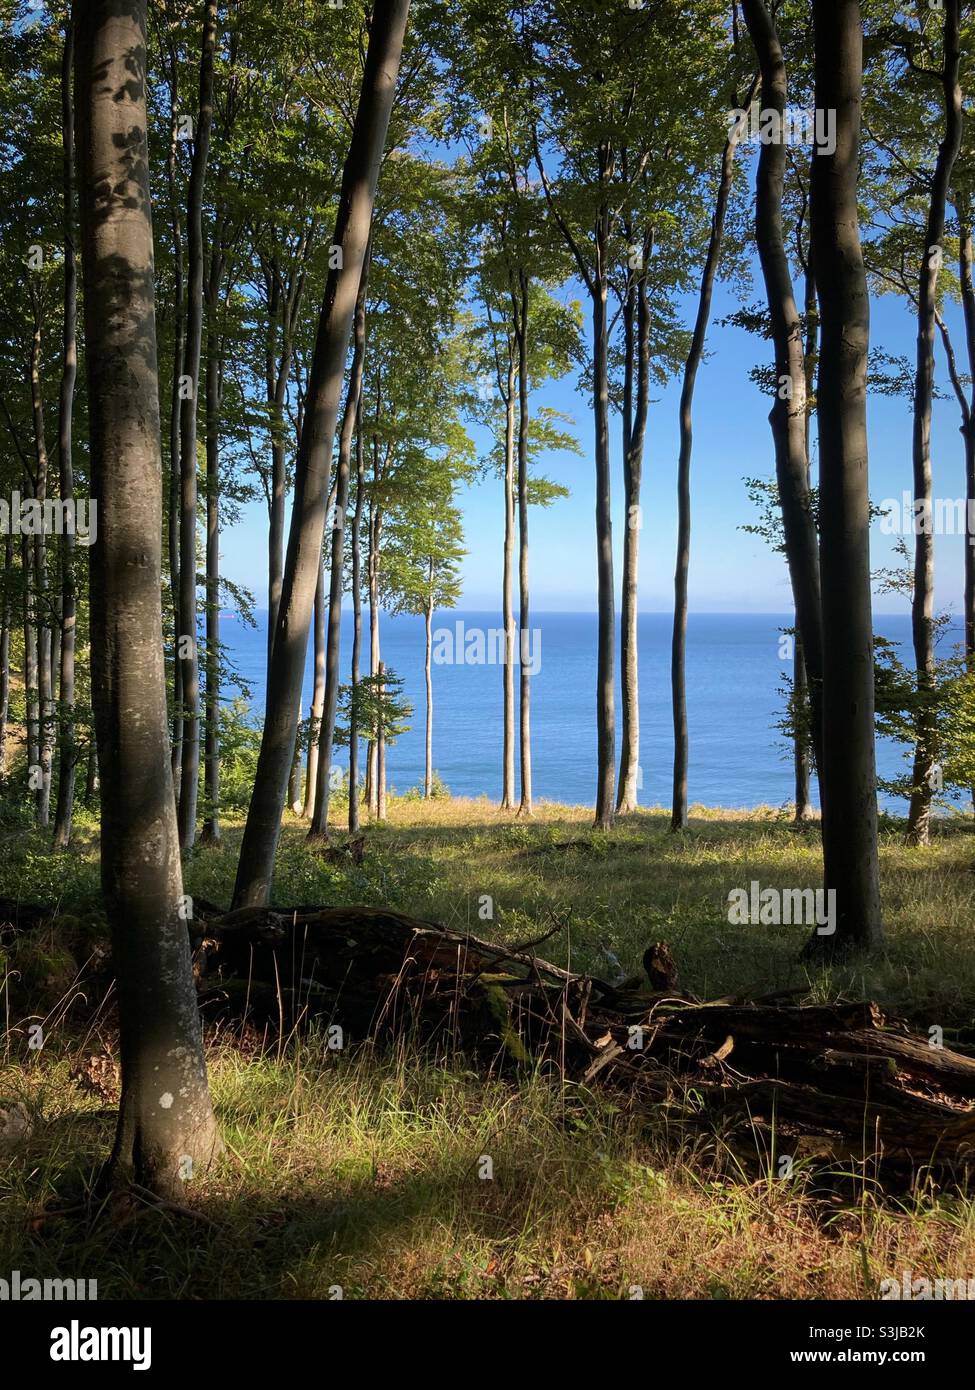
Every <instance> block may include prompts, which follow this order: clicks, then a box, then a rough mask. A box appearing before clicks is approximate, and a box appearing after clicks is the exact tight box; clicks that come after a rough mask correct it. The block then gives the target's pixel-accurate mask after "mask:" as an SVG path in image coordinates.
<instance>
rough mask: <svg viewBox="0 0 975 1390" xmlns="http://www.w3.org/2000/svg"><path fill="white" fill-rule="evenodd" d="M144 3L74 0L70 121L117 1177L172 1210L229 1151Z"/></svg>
mask: <svg viewBox="0 0 975 1390" xmlns="http://www.w3.org/2000/svg"><path fill="white" fill-rule="evenodd" d="M145 10H146V7H145V0H131V3H129V4H127V5H126V6H125V7H124V12H123V11H122V10H120V8H119V6H118V4H117V3H116V0H79V3H78V5H77V9H76V12H75V13H76V17H77V19H76V22H77V30H76V55H75V110H76V114H77V122H78V130H77V145H78V173H79V188H80V209H81V244H82V267H83V272H84V305H85V344H86V363H87V374H88V414H89V421H90V436H91V477H92V495H93V496H95V497H97V498H98V501H99V504H100V506H99V511H100V515H99V523H100V524H99V528H98V538H97V541H96V543H95V544H94V545H93V546H92V547H91V629H92V642H91V647H92V697H93V702H94V706H95V718H96V723H97V728H98V755H99V763H100V773H101V785H102V798H101V816H102V822H101V856H102V888H103V892H104V895H105V902H106V907H107V910H108V915H109V922H110V924H111V929H112V953H113V963H114V966H115V971H116V978H117V993H118V1015H119V1033H120V1053H121V1062H122V1098H121V1102H120V1106H119V1122H118V1131H117V1135H116V1141H115V1148H114V1151H113V1154H112V1160H111V1171H112V1172H113V1173H114V1174H117V1175H119V1176H127V1175H130V1174H131V1175H132V1176H133V1177H134V1178H135V1180H136V1181H137V1182H139V1183H140V1184H141V1185H143V1186H145V1187H147V1188H150V1189H151V1190H152V1191H154V1192H157V1193H161V1194H163V1195H171V1194H172V1193H173V1192H175V1191H177V1190H179V1188H180V1187H181V1186H182V1183H183V1182H184V1181H185V1180H186V1179H187V1178H188V1177H190V1176H192V1175H193V1174H195V1173H198V1172H199V1171H200V1170H201V1169H202V1168H204V1167H205V1166H206V1165H208V1164H209V1162H210V1161H211V1159H212V1158H213V1157H214V1155H215V1154H216V1153H217V1151H218V1149H219V1147H220V1140H219V1136H218V1134H217V1130H216V1123H215V1120H214V1116H213V1110H212V1108H211V1105H210V1097H209V1092H208V1089H207V1079H206V1063H205V1059H204V1053H203V1044H202V1036H201V1031H200V1019H199V1011H198V1007H197V1000H196V990H195V987H194V984H193V974H192V968H191V961H190V949H189V940H188V936H187V932H186V930H185V923H184V922H183V921H181V907H182V902H183V899H182V891H183V885H182V872H181V867H180V856H179V838H178V833H177V824H176V814H175V805H174V799H173V786H172V777H171V771H170V761H169V731H168V727H167V709H166V678H165V666H164V657H163V645H162V606H161V558H162V557H161V550H162V546H161V537H162V451H161V444H160V421H159V391H158V385H159V383H158V369H157V360H156V328H155V315H154V302H153V300H154V267H153V247H152V222H151V212H150V203H149V186H148V169H149V153H148V147H147V140H146V98H145V80H146V78H145V70H144V64H145V53H146V28H145V24H146V13H145Z"/></svg>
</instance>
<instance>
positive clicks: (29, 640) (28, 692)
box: [20, 483, 41, 768]
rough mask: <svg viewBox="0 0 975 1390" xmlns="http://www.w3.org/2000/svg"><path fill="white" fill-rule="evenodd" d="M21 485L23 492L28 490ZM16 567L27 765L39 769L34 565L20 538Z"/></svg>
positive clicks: (23, 538) (28, 547)
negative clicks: (21, 581)
mask: <svg viewBox="0 0 975 1390" xmlns="http://www.w3.org/2000/svg"><path fill="white" fill-rule="evenodd" d="M29 486H30V484H29V483H25V489H24V490H25V491H26V490H27V487H29ZM20 567H21V572H22V574H23V578H24V596H23V597H24V603H23V620H24V621H23V626H24V713H25V717H26V723H27V763H28V766H29V767H31V768H39V767H40V762H41V727H40V718H39V715H38V700H37V617H36V607H35V597H34V564H33V558H32V554H31V545H30V540H29V539H28V537H27V536H25V535H22V536H21V538H20Z"/></svg>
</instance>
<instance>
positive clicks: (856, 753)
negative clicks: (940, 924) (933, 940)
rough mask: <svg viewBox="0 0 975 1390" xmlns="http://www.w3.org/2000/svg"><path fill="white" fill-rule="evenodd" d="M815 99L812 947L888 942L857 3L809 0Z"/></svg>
mask: <svg viewBox="0 0 975 1390" xmlns="http://www.w3.org/2000/svg"><path fill="white" fill-rule="evenodd" d="M813 16H814V25H815V46H816V49H815V51H816V57H815V72H816V107H817V109H818V110H823V111H835V112H836V147H835V150H834V151H833V152H832V153H827V152H826V151H825V150H820V151H819V152H818V154H817V156H816V161H815V164H814V165H813V174H812V256H813V266H814V269H815V276H816V289H817V292H818V294H819V305H820V322H821V330H822V343H821V353H820V359H819V377H818V390H817V417H818V425H819V479H820V503H821V505H820V572H821V582H822V611H823V761H822V765H821V768H820V776H821V782H822V787H823V792H824V797H823V877H824V887H825V889H826V891H827V892H829V891H831V890H832V891H835V893H836V932H835V934H834V935H832V936H818V935H817V936H814V937H813V938H811V940H810V942H809V944H808V947H807V950H808V951H810V952H811V953H822V954H826V955H831V954H836V953H839V952H843V951H848V950H855V949H869V948H871V947H876V946H877V945H879V943H880V942H881V940H882V939H883V927H882V921H881V909H880V876H879V863H878V855H877V789H876V788H877V780H876V762H875V753H874V680H873V631H872V617H871V598H870V531H869V528H870V500H869V493H868V484H867V422H866V386H867V383H866V377H867V357H868V350H869V342H870V303H869V299H868V295H867V278H866V271H865V268H864V262H863V253H862V250H861V246H860V232H859V222H858V209H857V174H858V166H859V145H860V98H861V85H862V76H863V32H862V28H861V22H860V5H859V0H814V5H813Z"/></svg>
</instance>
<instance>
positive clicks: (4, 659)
mask: <svg viewBox="0 0 975 1390" xmlns="http://www.w3.org/2000/svg"><path fill="white" fill-rule="evenodd" d="M13 571H14V538H13V536H12V535H11V533H10V532H9V531H8V532H7V535H6V537H5V539H4V543H3V587H2V590H0V778H2V777H5V776H6V775H7V718H8V716H9V714H10V619H11V614H12V605H11V602H10V587H11V584H12V582H13Z"/></svg>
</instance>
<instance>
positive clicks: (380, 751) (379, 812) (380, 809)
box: [376, 661, 386, 820]
mask: <svg viewBox="0 0 975 1390" xmlns="http://www.w3.org/2000/svg"><path fill="white" fill-rule="evenodd" d="M376 672H377V674H378V676H379V686H378V694H379V697H380V706H379V709H380V712H379V727H378V729H377V730H376V819H377V820H385V819H386V726H385V721H384V719H383V715H382V697H383V696H384V695H385V694H386V682H385V681H384V680H383V676H385V674H386V663H385V661H380V663H379V665H378V666H377V667H376Z"/></svg>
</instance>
